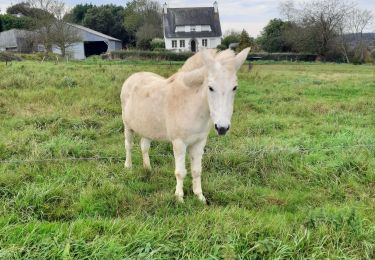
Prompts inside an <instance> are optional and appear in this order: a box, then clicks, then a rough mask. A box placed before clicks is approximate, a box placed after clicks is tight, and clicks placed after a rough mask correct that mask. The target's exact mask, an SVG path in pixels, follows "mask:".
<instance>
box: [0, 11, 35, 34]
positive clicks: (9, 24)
mask: <svg viewBox="0 0 375 260" xmlns="http://www.w3.org/2000/svg"><path fill="white" fill-rule="evenodd" d="M33 28H34V20H33V19H31V18H30V17H26V16H21V17H17V16H14V15H10V14H4V15H0V31H7V30H11V29H24V30H29V29H33Z"/></svg>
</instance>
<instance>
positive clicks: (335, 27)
mask: <svg viewBox="0 0 375 260" xmlns="http://www.w3.org/2000/svg"><path fill="white" fill-rule="evenodd" d="M352 9H353V4H352V3H350V2H348V1H347V0H312V1H309V2H303V3H301V4H300V5H299V6H296V5H295V4H294V2H293V1H288V2H285V3H283V4H282V5H281V11H282V12H283V13H284V15H285V16H286V17H287V18H288V20H289V21H290V22H291V23H292V24H293V26H291V28H290V29H289V32H288V34H287V35H288V36H289V37H291V39H290V38H289V42H290V43H292V44H297V45H298V44H299V46H297V47H296V46H294V48H295V49H300V50H301V49H302V50H303V51H312V52H315V53H318V54H319V55H321V56H322V57H323V58H324V59H325V58H326V57H327V55H328V54H329V53H330V52H331V51H332V49H331V46H335V44H334V42H335V41H336V39H337V36H338V35H339V32H340V26H341V25H342V23H343V22H344V20H345V17H347V16H348V15H349V13H350V11H351V10H352Z"/></svg>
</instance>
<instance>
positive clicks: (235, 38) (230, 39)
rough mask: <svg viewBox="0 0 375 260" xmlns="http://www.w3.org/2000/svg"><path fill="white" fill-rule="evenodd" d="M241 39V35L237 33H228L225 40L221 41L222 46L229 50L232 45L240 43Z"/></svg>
mask: <svg viewBox="0 0 375 260" xmlns="http://www.w3.org/2000/svg"><path fill="white" fill-rule="evenodd" d="M240 38H241V33H240V32H237V31H233V30H232V31H228V32H226V33H225V35H224V39H223V40H222V41H221V44H222V45H224V46H225V47H226V49H227V48H229V45H230V44H231V43H239V42H240Z"/></svg>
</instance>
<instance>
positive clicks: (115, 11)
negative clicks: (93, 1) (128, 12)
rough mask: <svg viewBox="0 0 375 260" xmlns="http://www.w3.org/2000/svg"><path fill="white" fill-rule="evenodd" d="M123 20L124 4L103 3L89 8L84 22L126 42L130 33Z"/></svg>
mask: <svg viewBox="0 0 375 260" xmlns="http://www.w3.org/2000/svg"><path fill="white" fill-rule="evenodd" d="M123 20H124V8H123V7H122V6H115V5H102V6H94V7H92V8H90V9H88V11H87V13H86V14H85V17H84V19H83V22H82V23H83V25H84V26H86V27H88V28H91V29H93V30H96V31H98V32H101V33H104V34H107V35H110V36H113V37H115V38H118V39H120V40H122V41H123V42H124V43H126V42H128V41H129V34H128V32H127V30H126V29H125V27H124V25H123Z"/></svg>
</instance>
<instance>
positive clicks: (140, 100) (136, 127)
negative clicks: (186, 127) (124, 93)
mask: <svg viewBox="0 0 375 260" xmlns="http://www.w3.org/2000/svg"><path fill="white" fill-rule="evenodd" d="M164 92H165V90H164V89H163V88H162V87H160V86H159V87H153V86H147V87H143V86H142V87H138V89H135V90H134V92H133V93H132V94H131V96H130V98H129V100H128V102H127V104H126V106H125V123H126V125H127V127H129V128H130V129H132V130H133V131H134V132H136V133H137V134H139V135H141V136H142V137H146V138H149V139H152V140H167V130H166V124H165V114H164V101H165V95H164V94H165V93H164Z"/></svg>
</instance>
